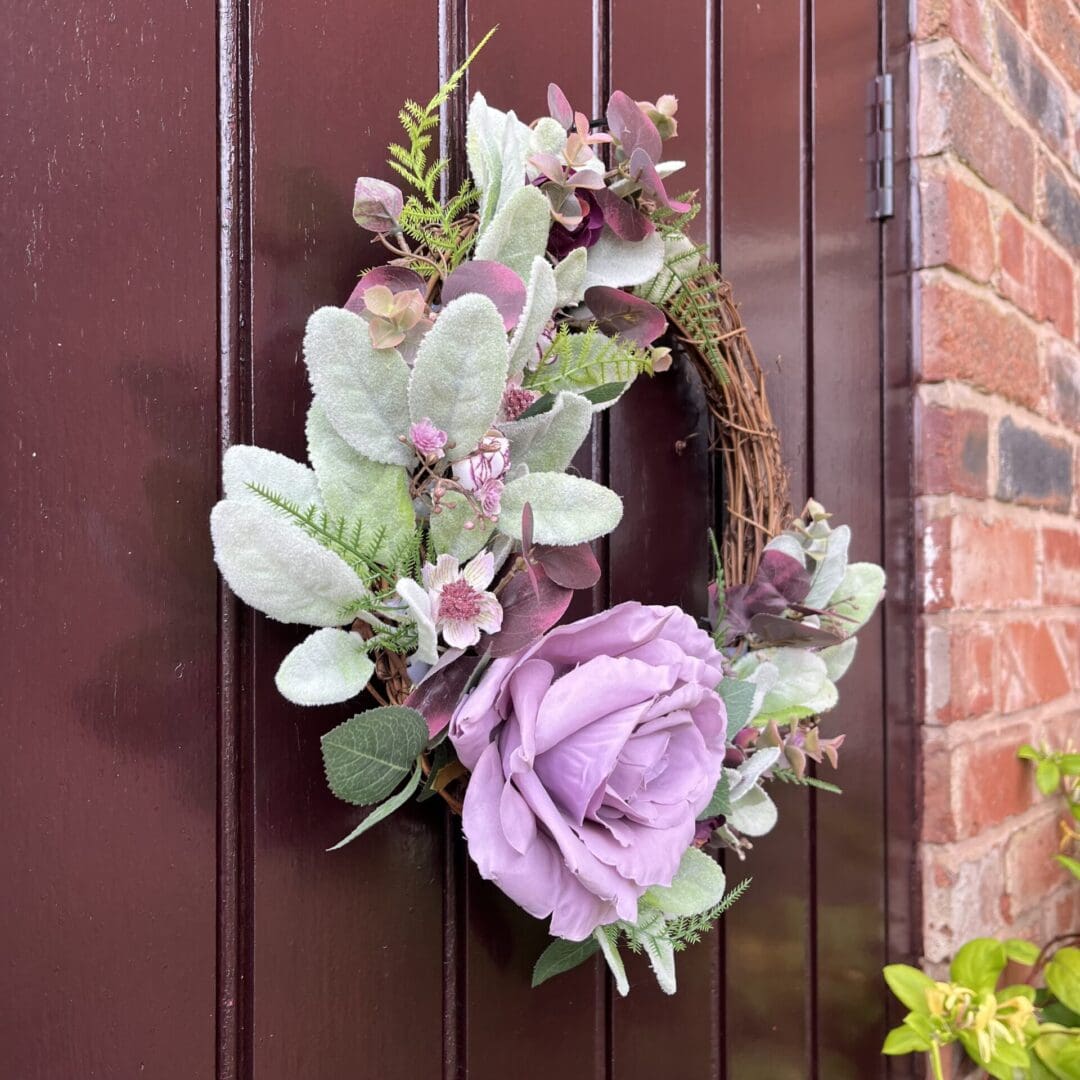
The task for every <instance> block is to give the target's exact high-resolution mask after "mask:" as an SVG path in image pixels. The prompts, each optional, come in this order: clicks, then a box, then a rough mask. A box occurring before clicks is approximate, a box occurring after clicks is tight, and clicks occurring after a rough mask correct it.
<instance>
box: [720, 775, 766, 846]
mask: <svg viewBox="0 0 1080 1080" xmlns="http://www.w3.org/2000/svg"><path fill="white" fill-rule="evenodd" d="M776 821H777V812H776V804H775V803H774V802H773V801H772V799H771V798H769V796H768V795H767V794H766V793H765V792H764V791H763V790H762V789H761V788H760V787H752V788H751V789H750V790H749V791H748V792H747V793H746V794H745V795H743V796H742V798H741V799H739V800H738V801H737V802H732V804H731V812H730V813H729V814H728V815H727V824H728V825H730V826H731V827H732V828H733V829H737V830H738V831H739V832H741V833H744V834H745V835H746V836H765V835H767V834H768V833H770V832H772V830H773V828H774V826H775V825H776Z"/></svg>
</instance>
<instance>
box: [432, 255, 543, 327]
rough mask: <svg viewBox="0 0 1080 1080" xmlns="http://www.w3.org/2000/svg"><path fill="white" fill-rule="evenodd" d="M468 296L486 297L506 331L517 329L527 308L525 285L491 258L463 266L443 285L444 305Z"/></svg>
mask: <svg viewBox="0 0 1080 1080" xmlns="http://www.w3.org/2000/svg"><path fill="white" fill-rule="evenodd" d="M466 293H480V294H481V295H482V296H486V297H487V298H488V299H489V300H490V301H491V302H492V303H493V304H494V305H495V307H496V309H497V310H498V312H499V314H500V315H501V316H502V321H503V326H504V327H505V328H506V329H507V330H513V328H514V327H515V326H517V321H518V319H519V318H520V316H521V309H522V308H523V307H524V306H525V282H524V281H522V280H521V278H520V277H519V276H518V275H517V274H515V273H514V271H513V270H511V269H510V267H508V266H503V264H502V263H498V262H492V261H491V260H488V259H472V260H471V261H469V262H465V263H462V264H461V265H460V266H459V267H458V268H457V269H456V270H454V271H453V272H452V273H451V274H450V276H449V277H448V278H447V279H446V281H445V282H444V283H443V287H442V302H443V303H444V304H449V303H450V301H451V300H456V299H457V298H458V297H459V296H464V295H465V294H466Z"/></svg>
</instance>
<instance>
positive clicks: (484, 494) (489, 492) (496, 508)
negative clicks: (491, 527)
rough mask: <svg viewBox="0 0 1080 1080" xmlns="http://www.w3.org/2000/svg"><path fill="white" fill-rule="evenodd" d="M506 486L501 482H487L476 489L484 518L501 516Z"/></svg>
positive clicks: (477, 499)
mask: <svg viewBox="0 0 1080 1080" xmlns="http://www.w3.org/2000/svg"><path fill="white" fill-rule="evenodd" d="M504 486H505V485H504V484H503V482H502V481H501V480H487V481H485V482H484V483H483V484H481V485H480V486H479V487H478V488H477V489H476V492H475V495H476V501H477V502H478V503H479V504H480V509H481V510H482V511H483V512H484V517H489V518H497V517H498V516H499V512H500V510H501V509H502V493H503V487H504Z"/></svg>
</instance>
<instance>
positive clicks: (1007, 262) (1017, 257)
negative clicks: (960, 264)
mask: <svg viewBox="0 0 1080 1080" xmlns="http://www.w3.org/2000/svg"><path fill="white" fill-rule="evenodd" d="M998 263H999V265H1000V267H1001V277H1000V279H999V282H998V284H999V287H1000V290H1001V294H1002V296H1006V297H1008V298H1009V299H1010V300H1011V301H1012V302H1013V303H1014V304H1015V305H1016V306H1017V307H1018V308H1021V309H1023V310H1024V311H1026V312H1028V313H1029V314H1030V313H1032V312H1034V310H1035V271H1034V269H1033V263H1034V256H1033V253H1032V244H1031V240H1030V233H1029V230H1028V227H1027V226H1026V225H1025V224H1024V223H1023V222H1022V221H1021V220H1020V218H1018V217H1017V216H1016V214H1014V213H1013V212H1012V211H1011V210H1006V211H1005V212H1004V213H1003V214H1002V215H1001V220H1000V221H999V223H998Z"/></svg>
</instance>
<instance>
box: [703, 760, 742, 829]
mask: <svg viewBox="0 0 1080 1080" xmlns="http://www.w3.org/2000/svg"><path fill="white" fill-rule="evenodd" d="M734 775H735V773H734V770H732V769H723V770H721V772H720V779H719V780H718V781H717V782H716V788H715V789H714V790H713V794H712V798H711V799H710V800H709V805H708V806H706V807H705V809H704V810H702V811H701V813H700V814H698V821H705V820H706V819H707V818H711V817H727V816H728V815H729V814H730V813H731V777H732V776H734Z"/></svg>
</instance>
